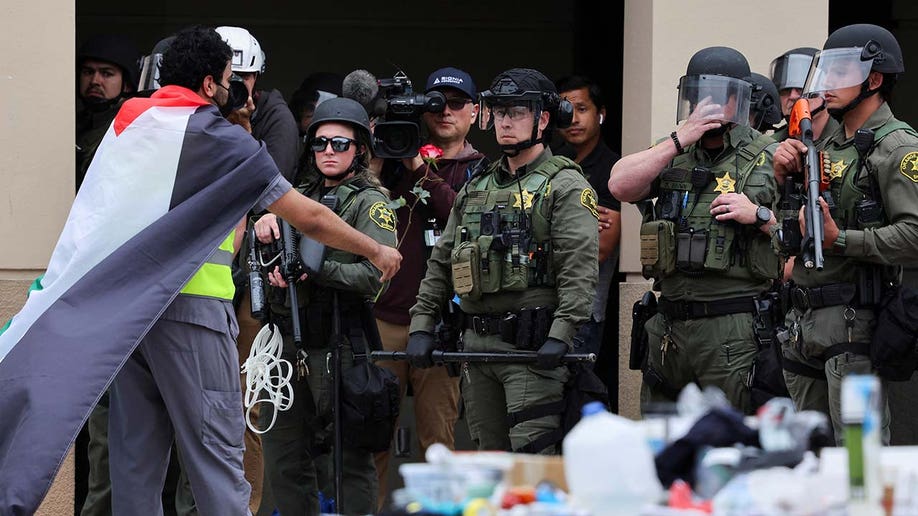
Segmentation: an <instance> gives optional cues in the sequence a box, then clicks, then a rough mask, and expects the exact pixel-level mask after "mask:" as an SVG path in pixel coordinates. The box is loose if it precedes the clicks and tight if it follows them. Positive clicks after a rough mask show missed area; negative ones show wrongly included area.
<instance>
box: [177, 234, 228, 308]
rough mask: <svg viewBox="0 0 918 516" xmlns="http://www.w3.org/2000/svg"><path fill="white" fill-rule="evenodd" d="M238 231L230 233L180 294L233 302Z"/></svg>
mask: <svg viewBox="0 0 918 516" xmlns="http://www.w3.org/2000/svg"><path fill="white" fill-rule="evenodd" d="M235 236H236V230H235V229H234V230H233V231H230V234H229V236H227V237H226V239H225V240H223V243H221V244H220V247H218V248H217V249H216V250H214V252H213V254H211V255H210V256H209V257H208V258H207V261H206V262H204V265H202V266H201V268H200V269H198V272H196V273H195V274H194V276H192V277H191V279H190V280H188V283H186V284H185V287H184V288H182V291H181V292H180V294H183V295H187V296H196V297H210V298H216V299H227V300H232V299H233V295H234V294H235V293H236V287H235V285H233V272H232V269H231V268H230V265H231V264H232V262H233V239H234V237H235Z"/></svg>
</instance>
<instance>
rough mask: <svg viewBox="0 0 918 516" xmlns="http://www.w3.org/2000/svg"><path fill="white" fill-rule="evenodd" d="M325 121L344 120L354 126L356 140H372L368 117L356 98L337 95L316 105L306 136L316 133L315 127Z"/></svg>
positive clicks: (309, 136) (368, 141)
mask: <svg viewBox="0 0 918 516" xmlns="http://www.w3.org/2000/svg"><path fill="white" fill-rule="evenodd" d="M325 122H345V123H348V124H351V125H353V126H354V131H355V132H356V133H357V134H356V135H355V136H356V138H355V139H357V140H359V141H361V142H363V143H365V144H369V143H370V142H371V141H372V138H371V137H370V135H371V131H370V118H369V117H368V116H367V111H366V110H365V109H364V108H363V106H361V105H360V103H359V102H357V101H356V100H352V99H349V98H346V97H337V98H333V99H328V100H326V101H325V102H322V103H321V104H319V105H318V106H316V110H315V112H314V113H313V115H312V122H311V123H310V124H309V127H308V128H307V129H306V137H307V138H312V137H313V136H315V134H316V129H318V128H319V125H320V124H323V123H325Z"/></svg>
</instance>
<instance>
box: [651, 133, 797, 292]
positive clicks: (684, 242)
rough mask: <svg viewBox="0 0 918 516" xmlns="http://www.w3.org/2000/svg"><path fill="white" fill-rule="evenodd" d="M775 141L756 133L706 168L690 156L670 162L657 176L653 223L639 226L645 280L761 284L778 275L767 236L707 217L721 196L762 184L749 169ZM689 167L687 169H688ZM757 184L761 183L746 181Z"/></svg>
mask: <svg viewBox="0 0 918 516" xmlns="http://www.w3.org/2000/svg"><path fill="white" fill-rule="evenodd" d="M772 143H774V141H773V140H772V139H771V138H770V137H768V136H765V135H759V136H758V137H757V138H756V139H755V140H753V141H752V142H750V143H748V144H746V145H744V146H742V147H739V148H738V149H736V152H735V154H734V156H733V157H732V159H725V160H723V161H722V162H720V163H718V164H716V165H715V166H713V167H711V168H707V167H698V166H695V167H692V164H693V159H692V156H691V155H690V154H682V155H679V156H677V157H676V158H675V159H674V160H673V164H672V168H669V169H666V170H664V171H663V172H662V173H661V174H660V194H659V197H658V199H657V201H656V203H655V204H654V215H655V217H654V218H655V220H653V221H650V222H645V223H644V224H643V225H642V226H641V263H642V265H643V273H644V276H645V277H647V278H651V277H652V278H655V279H662V278H665V277H667V276H669V275H671V274H673V273H675V272H676V271H678V272H680V273H683V274H687V275H692V276H701V275H702V274H704V273H705V272H714V273H717V274H718V275H719V276H720V277H733V278H737V279H749V280H752V281H760V280H762V279H774V278H777V277H779V275H780V269H781V259H780V257H778V256H777V255H775V253H774V252H773V251H772V249H771V244H770V241H769V238H768V237H767V236H766V235H764V234H763V233H762V232H761V231H760V230H759V229H757V228H755V227H753V226H751V225H748V226H747V225H740V224H737V223H735V222H732V221H728V222H726V223H721V222H719V221H718V220H717V219H715V218H714V216H712V215H711V213H710V210H711V203H712V202H713V201H714V199H715V198H717V197H718V196H719V195H720V194H721V193H726V192H742V191H743V189H744V188H745V187H746V185H747V183H748V184H749V185H750V186H764V185H765V181H766V180H767V179H766V178H765V177H764V176H761V175H755V176H754V175H753V174H752V170H753V169H754V168H755V167H756V166H760V165H761V164H762V162H763V161H764V160H765V154H764V149H765V147H767V146H768V145H770V144H772ZM690 167H692V168H690ZM749 181H753V182H761V183H760V184H754V183H749Z"/></svg>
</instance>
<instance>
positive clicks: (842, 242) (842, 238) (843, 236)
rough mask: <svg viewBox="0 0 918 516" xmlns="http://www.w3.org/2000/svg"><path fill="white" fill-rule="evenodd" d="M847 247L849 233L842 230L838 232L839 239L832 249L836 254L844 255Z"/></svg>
mask: <svg viewBox="0 0 918 516" xmlns="http://www.w3.org/2000/svg"><path fill="white" fill-rule="evenodd" d="M847 247H848V232H847V231H845V230H844V229H842V230H840V231H839V232H838V238H836V239H835V243H834V244H832V248H833V250H834V251H835V252H836V253H839V254H844V253H845V249H846V248H847Z"/></svg>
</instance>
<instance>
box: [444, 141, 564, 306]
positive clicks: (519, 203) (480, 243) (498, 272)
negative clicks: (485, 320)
mask: <svg viewBox="0 0 918 516" xmlns="http://www.w3.org/2000/svg"><path fill="white" fill-rule="evenodd" d="M499 166H500V164H499V163H495V164H493V165H492V166H491V167H490V168H489V169H488V171H487V172H486V173H485V174H483V175H481V176H479V177H477V178H475V177H473V178H472V179H471V181H470V182H469V183H468V185H467V195H466V197H465V199H464V202H463V205H462V206H461V210H462V218H461V220H460V222H459V224H458V225H457V226H456V234H455V241H454V246H453V251H452V256H451V259H452V276H453V288H454V289H455V291H456V294H458V295H459V297H461V298H463V299H471V300H477V299H480V298H481V296H482V295H483V294H494V293H497V292H502V291H523V290H526V289H528V288H531V287H541V286H544V287H553V286H554V285H555V276H554V270H553V269H552V265H551V257H552V245H551V220H550V213H551V205H550V201H551V197H550V194H551V180H552V178H553V177H555V175H557V174H558V173H559V172H560V171H561V170H564V169H575V170H580V167H579V166H578V165H577V164H576V163H574V162H573V161H571V160H570V159H568V158H565V157H563V156H552V157H551V158H550V159H548V160H546V161H545V162H544V163H542V164H541V165H539V166H538V167H536V168H535V169H533V170H531V171H529V172H528V173H526V175H524V176H523V177H520V178H517V179H514V180H513V181H510V182H509V183H508V184H503V185H502V184H499V183H498V181H497V177H498V171H499Z"/></svg>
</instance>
